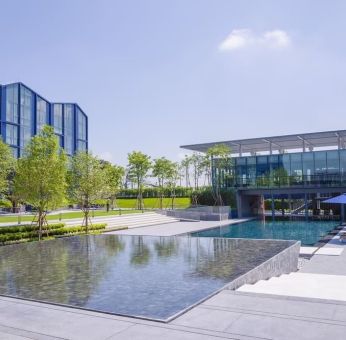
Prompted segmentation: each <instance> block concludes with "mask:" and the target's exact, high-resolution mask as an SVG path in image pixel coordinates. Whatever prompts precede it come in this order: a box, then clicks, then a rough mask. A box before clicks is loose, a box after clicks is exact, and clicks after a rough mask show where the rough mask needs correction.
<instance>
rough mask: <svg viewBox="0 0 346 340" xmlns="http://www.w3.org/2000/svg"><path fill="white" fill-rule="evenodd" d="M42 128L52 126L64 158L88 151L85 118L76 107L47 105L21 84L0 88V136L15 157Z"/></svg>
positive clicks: (58, 104)
mask: <svg viewBox="0 0 346 340" xmlns="http://www.w3.org/2000/svg"><path fill="white" fill-rule="evenodd" d="M44 125H52V126H53V128H54V132H55V134H56V135H57V137H58V138H59V143H60V146H61V147H63V148H65V150H66V153H67V154H68V155H73V154H74V153H75V152H77V151H82V150H83V151H84V150H87V149H88V118H87V116H86V114H85V113H84V112H83V111H82V110H81V109H80V107H79V106H78V105H77V104H64V103H50V102H48V101H47V100H45V99H44V98H43V97H42V96H40V95H38V94H37V93H36V92H34V91H32V90H31V89H29V88H28V87H27V86H25V85H24V84H21V83H15V84H9V85H3V86H1V85H0V137H2V138H3V140H4V141H5V142H6V143H7V144H9V145H10V146H11V150H12V151H13V154H14V156H15V157H19V156H21V155H23V153H24V150H25V147H26V146H27V144H28V143H29V141H30V139H31V137H32V136H34V135H35V134H37V133H39V132H40V131H41V129H42V128H43V126H44Z"/></svg>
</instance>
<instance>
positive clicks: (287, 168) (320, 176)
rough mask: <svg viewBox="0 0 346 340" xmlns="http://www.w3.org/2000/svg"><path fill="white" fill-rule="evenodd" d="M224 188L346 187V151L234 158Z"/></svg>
mask: <svg viewBox="0 0 346 340" xmlns="http://www.w3.org/2000/svg"><path fill="white" fill-rule="evenodd" d="M228 173H229V175H228V176H227V177H228V180H227V183H225V184H224V186H229V187H275V186H302V185H304V186H309V185H310V186H323V185H328V186H330V185H334V186H337V185H346V150H328V151H314V152H301V153H291V154H281V155H271V156H270V155H265V156H251V157H236V158H232V166H230V167H229V168H228Z"/></svg>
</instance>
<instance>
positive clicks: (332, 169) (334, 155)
mask: <svg viewBox="0 0 346 340" xmlns="http://www.w3.org/2000/svg"><path fill="white" fill-rule="evenodd" d="M339 166H340V164H339V151H337V150H332V151H327V167H328V173H329V174H337V173H338V172H339Z"/></svg>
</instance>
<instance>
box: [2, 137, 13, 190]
mask: <svg viewBox="0 0 346 340" xmlns="http://www.w3.org/2000/svg"><path fill="white" fill-rule="evenodd" d="M14 166H15V160H14V158H13V156H12V153H11V149H10V147H9V146H8V145H7V144H5V143H4V142H3V141H2V139H1V138H0V194H1V193H4V192H6V191H7V190H8V185H9V184H8V178H9V176H10V174H11V172H12V171H13V169H14Z"/></svg>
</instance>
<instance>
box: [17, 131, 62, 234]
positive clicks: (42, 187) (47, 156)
mask: <svg viewBox="0 0 346 340" xmlns="http://www.w3.org/2000/svg"><path fill="white" fill-rule="evenodd" d="M14 191H15V194H16V196H18V197H19V198H20V199H21V200H22V201H24V202H25V203H27V204H29V205H31V206H33V207H35V208H36V209H37V212H38V225H39V237H40V238H41V234H42V227H43V225H44V224H45V223H47V222H46V218H45V215H46V212H47V210H49V209H54V208H57V207H58V206H60V205H61V204H62V203H63V202H64V198H65V191H66V156H65V153H64V152H63V150H62V149H61V148H60V146H59V142H58V138H57V136H56V135H55V134H54V130H53V128H52V127H50V126H44V127H43V129H42V130H41V132H40V133H39V134H38V135H36V136H34V137H33V138H32V139H31V141H30V142H29V144H28V145H27V147H26V149H25V154H24V156H23V157H22V158H20V159H19V160H18V166H17V169H16V176H15V179H14Z"/></svg>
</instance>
